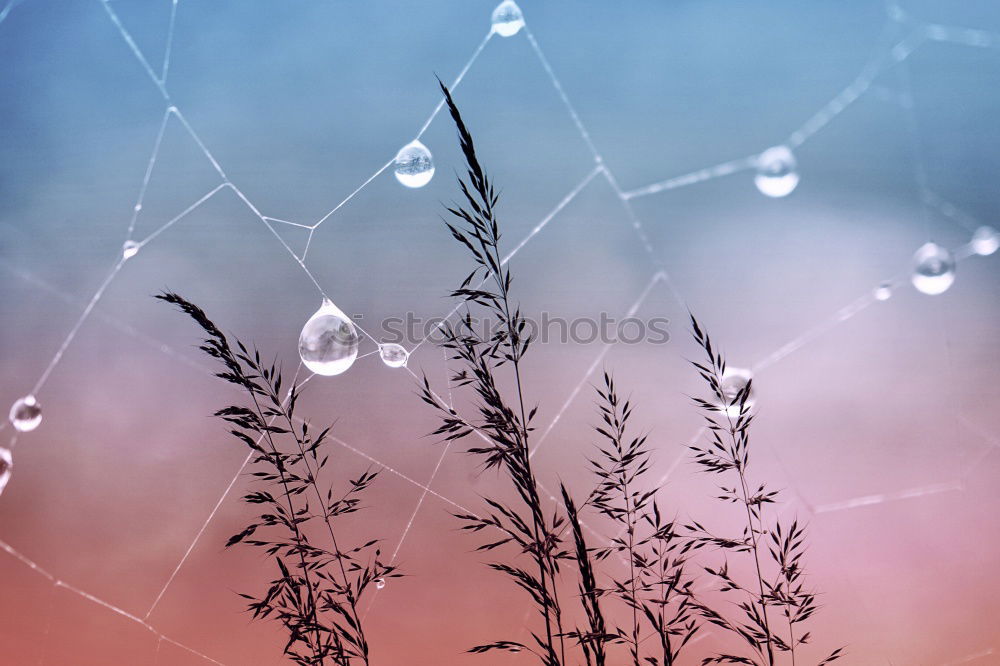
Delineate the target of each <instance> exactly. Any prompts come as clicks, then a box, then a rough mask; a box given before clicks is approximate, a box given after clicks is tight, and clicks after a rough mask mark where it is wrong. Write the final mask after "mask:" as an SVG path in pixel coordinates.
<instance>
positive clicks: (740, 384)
mask: <svg viewBox="0 0 1000 666" xmlns="http://www.w3.org/2000/svg"><path fill="white" fill-rule="evenodd" d="M752 376H753V374H752V373H751V372H750V371H749V370H743V369H741V368H726V371H725V372H723V373H722V381H721V382H719V388H721V389H722V395H723V396H725V398H726V404H725V405H720V407H722V409H723V411H724V412H725V414H726V415H728V416H731V417H733V418H736V417H737V416H739V415H740V404H739V403H738V402H737V403H736V404H735V405H732V406H729V403H730V402H732V401H733V400H734V399H735V398H736V396H737V395H738V394H739V392H740V391H742V390H743V389H744V388H746V385H747V384H748V383H749V382H750V378H751V377H752ZM753 404H754V395H753V387H752V386H751V387H750V393H749V395H747V398H746V407H747V409H750V408H751V407H753Z"/></svg>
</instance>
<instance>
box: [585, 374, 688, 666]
mask: <svg viewBox="0 0 1000 666" xmlns="http://www.w3.org/2000/svg"><path fill="white" fill-rule="evenodd" d="M597 394H598V397H599V398H600V400H599V402H598V406H599V409H600V413H601V425H598V426H596V427H595V430H596V431H597V432H598V433H599V434H600V436H601V437H602V438H603V440H604V443H603V444H602V445H600V446H598V456H597V457H596V458H595V459H594V460H592V461H591V466H592V467H593V470H594V473H595V474H596V475H597V478H598V485H597V488H596V489H595V490H594V492H593V494H592V496H591V499H590V502H589V503H590V504H591V505H592V506H593V507H594V508H596V509H597V510H598V511H600V513H601V514H603V515H604V516H606V517H607V518H609V519H610V520H611V522H612V524H615V525H617V526H618V527H619V530H618V534H617V536H615V537H614V538H612V539H611V542H610V545H608V546H605V547H602V548H598V549H596V550H595V551H594V552H595V555H596V558H597V559H598V560H599V561H605V560H607V559H608V558H609V557H610V556H612V555H616V556H618V557H620V558H622V559H624V560H625V562H626V563H627V565H628V570H627V574H628V575H627V577H625V578H612V586H611V589H610V592H611V593H612V594H613V595H614V596H615V597H616V598H618V599H620V600H621V601H622V602H623V603H624V604H625V606H626V607H627V608H628V609H629V611H630V615H631V623H630V625H629V626H628V627H627V628H626V629H622V628H619V629H618V630H617V636H618V638H619V639H620V640H621V642H622V643H624V644H626V645H628V647H629V653H630V656H631V659H632V663H633V665H634V666H639V665H640V664H643V663H645V664H652V665H653V666H660V665H662V666H670V665H672V664H674V663H675V662H676V661H677V658H678V656H679V655H680V652H681V649H682V648H683V647H684V646H685V645H686V644H687V643H688V642H689V641H690V640H691V638H693V637H694V635H695V633H696V632H697V631H698V623H697V621H696V613H695V606H694V605H693V604H692V594H691V586H692V583H693V581H692V580H691V579H690V578H689V577H687V576H686V574H685V564H686V561H687V553H688V551H689V550H690V549H691V544H690V542H689V541H688V540H687V539H685V538H683V537H682V536H681V535H679V534H678V533H677V532H676V531H675V529H674V527H675V522H674V521H666V520H664V518H663V515H662V513H661V512H660V508H659V506H658V505H657V503H656V501H655V499H654V497H655V495H656V492H657V491H658V490H659V488H657V487H655V486H652V487H651V486H649V485H646V484H645V476H646V473H647V472H648V471H649V465H650V451H649V449H648V446H647V438H646V436H640V437H631V436H629V435H628V424H629V419H630V418H631V416H632V406H631V403H630V402H629V401H628V400H624V401H623V400H621V399H620V398H619V395H618V392H617V390H616V388H615V381H614V379H613V378H612V377H611V375H610V374H608V373H607V372H605V373H604V385H603V387H600V388H598V389H597ZM648 631H651V632H652V635H653V636H656V637H657V639H658V640H656V641H655V642H652V643H650V644H651V645H653V646H655V649H648V648H647V650H649V653H648V654H647V653H646V652H645V651H644V650H643V644H644V643H645V642H646V638H648V637H650V636H649V634H647V632H648Z"/></svg>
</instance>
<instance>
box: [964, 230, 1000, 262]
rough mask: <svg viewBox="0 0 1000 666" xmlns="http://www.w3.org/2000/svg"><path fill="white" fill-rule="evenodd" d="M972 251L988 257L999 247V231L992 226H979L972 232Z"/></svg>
mask: <svg viewBox="0 0 1000 666" xmlns="http://www.w3.org/2000/svg"><path fill="white" fill-rule="evenodd" d="M970 245H971V246H972V251H973V252H975V253H976V254H978V255H979V256H981V257H988V256H989V255H991V254H993V253H994V252H996V251H997V249H1000V232H998V231H997V230H996V229H994V228H993V227H979V228H978V229H976V232H975V233H974V234H972V241H971V242H970Z"/></svg>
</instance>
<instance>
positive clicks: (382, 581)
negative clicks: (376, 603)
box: [375, 578, 385, 590]
mask: <svg viewBox="0 0 1000 666" xmlns="http://www.w3.org/2000/svg"><path fill="white" fill-rule="evenodd" d="M383 587H385V578H376V579H375V589H378V590H381V589H382V588H383Z"/></svg>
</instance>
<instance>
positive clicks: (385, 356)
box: [379, 342, 410, 368]
mask: <svg viewBox="0 0 1000 666" xmlns="http://www.w3.org/2000/svg"><path fill="white" fill-rule="evenodd" d="M379 356H381V357H382V362H383V363H385V364H386V365H387V366H389V367H390V368H401V367H403V366H404V365H406V361H407V360H408V359H409V357H410V353H409V352H408V351H406V349H405V348H404V347H403V346H402V345H397V344H396V343H394V342H388V343H386V344H384V345H379Z"/></svg>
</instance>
